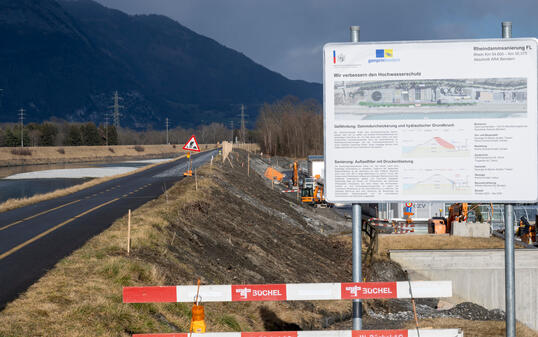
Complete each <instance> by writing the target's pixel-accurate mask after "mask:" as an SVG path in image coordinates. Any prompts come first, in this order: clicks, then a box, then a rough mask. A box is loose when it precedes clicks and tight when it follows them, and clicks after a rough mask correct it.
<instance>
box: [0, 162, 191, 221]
mask: <svg viewBox="0 0 538 337" xmlns="http://www.w3.org/2000/svg"><path fill="white" fill-rule="evenodd" d="M183 157H184V156H181V157H178V158H176V159H175V160H178V159H180V158H183ZM160 164H162V163H155V164H151V165H147V166H144V167H141V168H139V169H137V170H134V171H131V172H127V173H122V174H117V175H114V176H110V177H103V178H96V179H92V180H90V181H87V182H85V183H82V184H80V185H75V186H71V187H68V188H64V189H59V190H56V191H53V192H50V193H45V194H38V195H34V196H32V197H29V198H22V199H9V200H6V201H4V202H3V203H1V204H0V213H2V212H7V211H9V210H12V209H15V208H19V207H24V206H28V205H31V204H36V203H38V202H41V201H45V200H50V199H54V198H58V197H63V196H65V195H69V194H72V193H75V192H78V191H82V190H84V189H86V188H89V187H92V186H95V185H98V184H101V183H104V182H106V181H109V180H112V179H117V178H121V177H125V176H128V175H131V174H135V173H139V172H142V171H144V170H147V169H150V168H152V167H155V166H157V165H160Z"/></svg>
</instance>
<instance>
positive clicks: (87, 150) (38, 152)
mask: <svg viewBox="0 0 538 337" xmlns="http://www.w3.org/2000/svg"><path fill="white" fill-rule="evenodd" d="M200 147H201V149H202V150H209V149H212V148H215V145H214V144H200ZM141 149H142V151H140V150H141ZM19 150H20V148H12V147H0V166H16V165H32V164H53V163H65V162H69V163H79V162H89V161H100V160H107V159H114V158H117V159H123V158H156V157H159V156H168V155H175V154H184V153H185V151H183V150H182V149H181V147H177V146H176V145H173V144H168V145H144V146H143V147H142V146H140V145H114V146H61V147H57V146H47V147H32V148H25V149H24V150H25V151H28V152H29V154H31V156H29V155H26V156H21V155H20V153H18V151H19Z"/></svg>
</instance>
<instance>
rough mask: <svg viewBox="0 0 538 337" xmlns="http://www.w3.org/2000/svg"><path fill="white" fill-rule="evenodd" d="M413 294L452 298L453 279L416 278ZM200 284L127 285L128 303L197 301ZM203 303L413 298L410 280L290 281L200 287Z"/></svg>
mask: <svg viewBox="0 0 538 337" xmlns="http://www.w3.org/2000/svg"><path fill="white" fill-rule="evenodd" d="M411 287H412V290H413V297H415V298H437V297H451V296H452V283H451V282H450V281H413V282H411ZM196 291H197V286H195V285H192V286H190V285H188V286H164V287H124V288H123V302H124V303H158V302H161V303H162V302H194V298H195V296H196ZM200 298H201V301H202V302H241V301H314V300H346V299H348V300H350V299H366V298H410V292H409V282H358V283H288V284H239V285H205V286H200Z"/></svg>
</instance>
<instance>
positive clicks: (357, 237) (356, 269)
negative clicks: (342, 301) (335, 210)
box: [349, 26, 362, 330]
mask: <svg viewBox="0 0 538 337" xmlns="http://www.w3.org/2000/svg"><path fill="white" fill-rule="evenodd" d="M349 30H350V33H351V36H350V37H351V42H355V43H357V42H359V41H360V32H361V28H360V27H359V26H351V27H349ZM351 214H352V215H351V216H352V218H351V222H352V243H351V245H352V247H353V248H352V249H353V253H352V261H353V266H352V268H353V282H362V210H361V205H360V204H359V203H354V204H352V205H351ZM351 317H352V321H353V330H362V301H361V300H359V299H355V300H353V313H352V316H351Z"/></svg>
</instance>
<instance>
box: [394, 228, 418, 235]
mask: <svg viewBox="0 0 538 337" xmlns="http://www.w3.org/2000/svg"><path fill="white" fill-rule="evenodd" d="M414 232H415V229H395V230H394V234H407V233H414Z"/></svg>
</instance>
